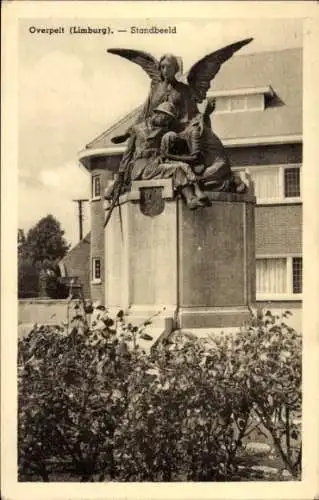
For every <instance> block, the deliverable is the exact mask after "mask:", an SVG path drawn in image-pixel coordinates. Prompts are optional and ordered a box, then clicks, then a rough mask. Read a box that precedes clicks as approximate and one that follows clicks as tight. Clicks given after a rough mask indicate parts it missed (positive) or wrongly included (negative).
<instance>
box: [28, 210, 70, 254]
mask: <svg viewBox="0 0 319 500" xmlns="http://www.w3.org/2000/svg"><path fill="white" fill-rule="evenodd" d="M68 249H69V245H68V244H67V242H66V240H65V238H64V231H63V230H62V229H61V224H60V222H58V221H57V219H56V218H55V217H53V215H51V214H49V215H47V216H46V217H43V218H42V219H40V220H39V222H38V223H37V224H36V225H35V226H34V227H32V228H31V229H30V230H29V231H28V234H27V236H26V238H25V241H24V243H23V253H24V255H25V256H27V257H29V258H30V259H32V261H33V263H36V262H44V261H46V260H48V261H50V262H55V261H57V260H60V259H62V258H63V257H64V256H65V254H66V253H67V251H68Z"/></svg>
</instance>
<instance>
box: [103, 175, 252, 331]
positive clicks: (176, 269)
mask: <svg viewBox="0 0 319 500" xmlns="http://www.w3.org/2000/svg"><path fill="white" fill-rule="evenodd" d="M210 199H211V202H212V206H210V207H202V208H198V209H197V210H194V211H190V210H189V209H188V208H187V207H186V206H185V204H184V202H183V201H182V200H181V199H176V198H174V197H173V190H172V184H171V181H170V180H156V181H141V182H135V183H133V186H132V191H131V192H130V193H129V194H127V195H124V196H122V197H121V199H120V204H119V206H118V207H116V208H115V210H114V211H113V214H112V217H111V219H110V221H109V223H108V225H107V227H106V229H105V249H106V259H105V261H106V268H105V277H106V304H107V306H108V307H109V308H110V309H111V310H112V309H115V310H116V309H124V311H125V312H126V313H127V314H128V316H129V317H130V319H131V321H132V322H134V324H137V323H139V322H142V321H144V320H145V319H147V318H149V317H150V316H152V315H156V316H154V317H153V319H152V324H153V327H155V328H156V327H158V328H159V329H166V330H168V329H171V330H172V329H175V328H182V329H188V330H197V329H203V328H204V329H212V328H213V329H215V328H220V329H222V328H228V327H239V326H241V325H242V324H243V323H244V322H245V320H246V319H247V317H248V315H249V310H248V306H249V305H250V304H252V303H253V302H254V301H255V249H254V241H255V237H254V205H255V198H254V196H253V195H252V194H245V195H239V194H229V193H211V194H210Z"/></svg>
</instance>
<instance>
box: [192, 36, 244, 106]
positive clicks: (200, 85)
mask: <svg viewBox="0 0 319 500" xmlns="http://www.w3.org/2000/svg"><path fill="white" fill-rule="evenodd" d="M252 40H253V38H246V39H245V40H241V41H240V42H236V43H232V44H231V45H227V46H226V47H223V48H222V49H219V50H217V51H216V52H212V53H211V54H208V55H207V56H205V57H203V58H202V59H200V60H199V61H197V63H195V64H194V65H193V66H192V67H191V69H190V70H189V72H188V75H187V81H188V83H189V85H190V87H191V88H192V90H193V92H194V97H195V100H196V101H197V102H199V103H200V102H202V101H203V100H204V99H205V98H206V93H207V91H208V89H209V88H210V83H211V80H213V78H214V77H215V76H216V75H217V73H218V71H219V70H220V67H221V65H222V64H223V63H224V62H225V61H227V60H228V59H230V58H231V56H232V55H233V54H234V53H235V52H237V50H239V49H241V48H242V47H244V45H247V44H248V43H250V42H251V41H252Z"/></svg>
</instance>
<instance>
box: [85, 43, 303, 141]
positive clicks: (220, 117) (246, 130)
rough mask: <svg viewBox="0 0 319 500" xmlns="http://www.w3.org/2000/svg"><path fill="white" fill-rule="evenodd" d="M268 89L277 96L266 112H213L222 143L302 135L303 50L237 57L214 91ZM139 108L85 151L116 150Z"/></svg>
mask: <svg viewBox="0 0 319 500" xmlns="http://www.w3.org/2000/svg"><path fill="white" fill-rule="evenodd" d="M268 86H271V88H272V89H273V90H274V93H275V96H274V97H273V98H272V100H271V101H270V105H269V106H267V107H266V108H265V109H264V110H260V111H247V112H240V113H223V114H217V113H216V114H214V113H213V115H212V126H213V129H214V131H215V132H216V134H217V135H218V136H219V137H220V138H221V139H222V140H231V139H239V140H240V139H243V140H244V139H245V138H256V137H258V138H267V137H277V136H290V135H291V136H296V135H301V134H302V49H301V48H295V49H286V50H281V51H272V52H259V53H256V54H248V55H244V56H235V57H233V58H232V59H230V60H229V61H228V62H227V63H225V64H224V65H223V67H222V69H221V70H220V72H219V73H218V74H217V76H216V78H215V80H214V81H213V85H212V89H211V90H213V91H214V93H216V92H217V91H221V92H223V91H232V90H238V89H247V88H249V89H252V88H265V87H268ZM145 99H146V96H145ZM142 104H143V103H142ZM139 109H140V107H139V108H137V109H135V110H133V111H132V112H130V113H129V114H127V115H126V116H124V117H123V119H122V120H120V121H119V122H117V123H116V124H114V125H113V126H112V127H110V128H109V129H107V130H106V131H105V132H103V133H102V134H101V135H100V136H98V137H97V138H95V139H94V140H93V141H91V142H90V143H89V144H88V145H87V146H86V149H100V148H102V149H104V148H110V147H113V148H114V144H113V143H112V142H111V138H112V137H114V136H115V135H121V134H123V133H124V132H125V131H126V130H127V128H128V127H129V126H130V125H132V124H133V123H134V121H135V117H136V115H137V113H138V111H139Z"/></svg>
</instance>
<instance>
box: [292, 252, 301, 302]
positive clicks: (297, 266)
mask: <svg viewBox="0 0 319 500" xmlns="http://www.w3.org/2000/svg"><path fill="white" fill-rule="evenodd" d="M292 290H293V293H302V258H301V257H293V259H292Z"/></svg>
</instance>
